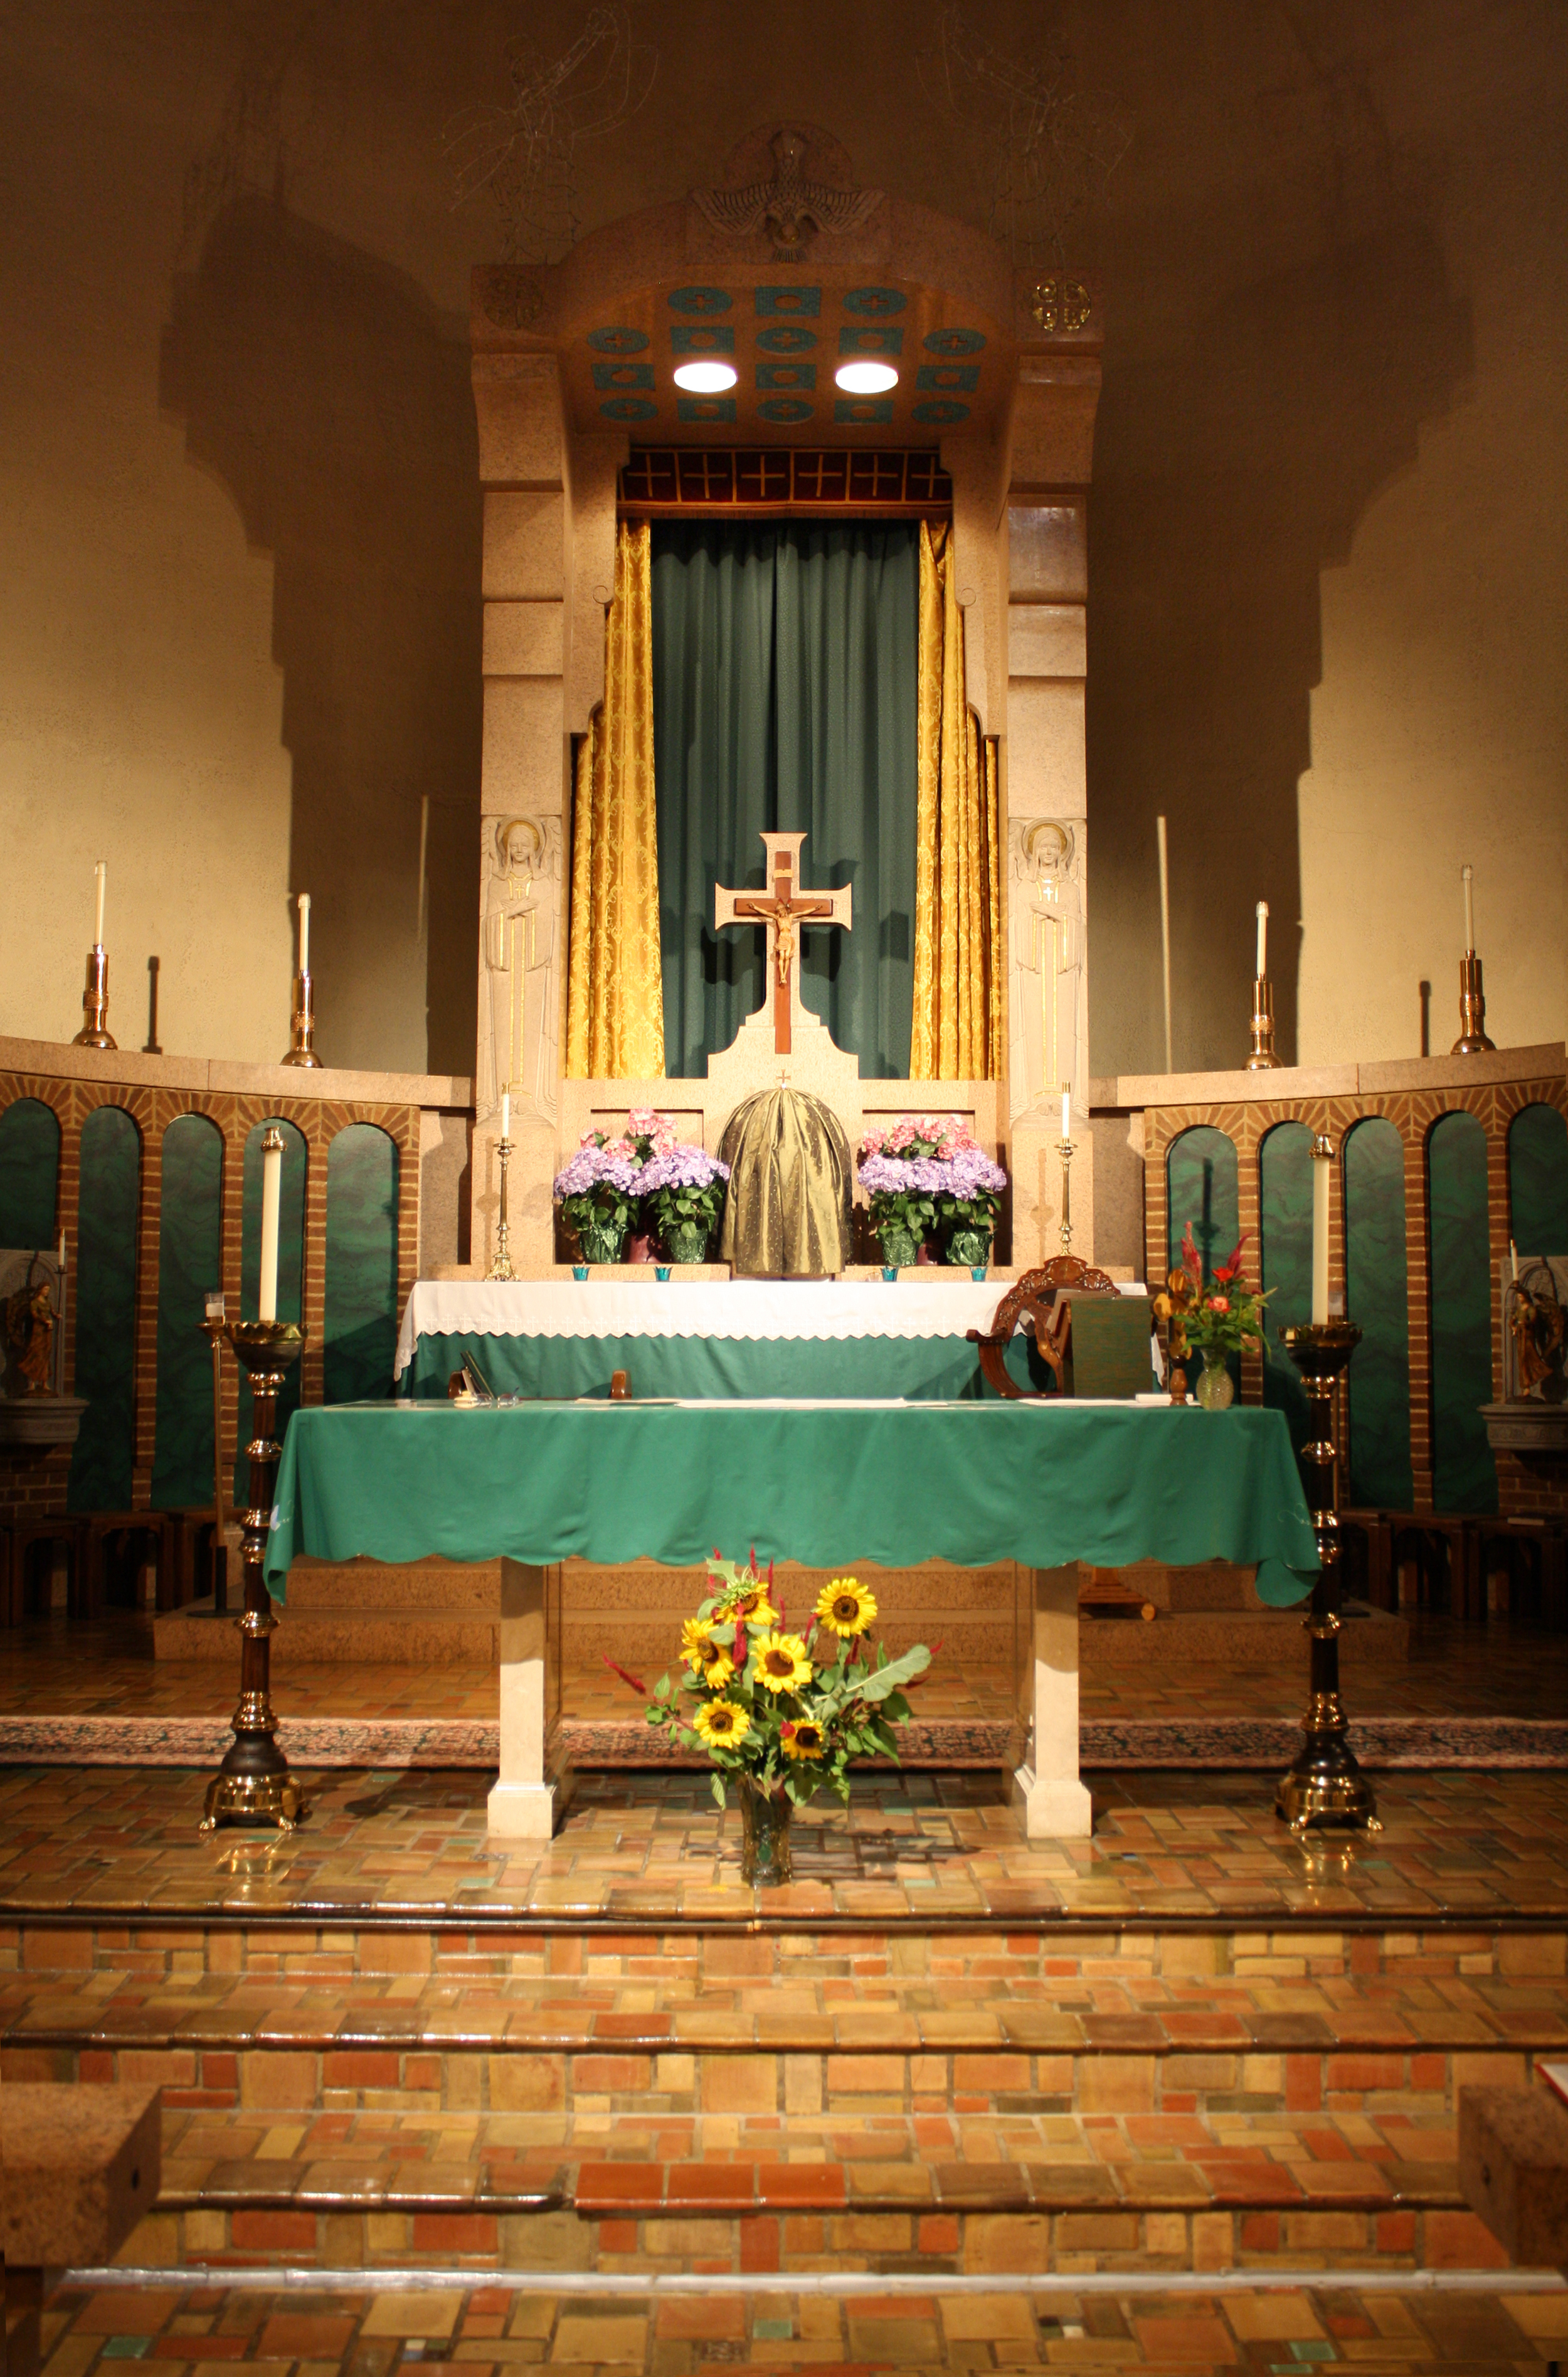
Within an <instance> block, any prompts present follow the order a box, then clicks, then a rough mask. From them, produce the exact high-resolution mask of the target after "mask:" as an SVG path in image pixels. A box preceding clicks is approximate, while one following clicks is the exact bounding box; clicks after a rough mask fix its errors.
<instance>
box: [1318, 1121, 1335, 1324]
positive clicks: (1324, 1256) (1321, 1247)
mask: <svg viewBox="0 0 1568 2377" xmlns="http://www.w3.org/2000/svg"><path fill="white" fill-rule="evenodd" d="M1333 1163H1334V1150H1333V1147H1332V1145H1331V1143H1330V1141H1328V1139H1327V1138H1326V1137H1325V1136H1324V1135H1322V1134H1320V1135H1319V1136H1318V1137H1317V1138H1316V1139H1314V1140H1313V1320H1314V1321H1316V1320H1327V1319H1328V1176H1329V1172H1330V1170H1331V1169H1332V1167H1333Z"/></svg>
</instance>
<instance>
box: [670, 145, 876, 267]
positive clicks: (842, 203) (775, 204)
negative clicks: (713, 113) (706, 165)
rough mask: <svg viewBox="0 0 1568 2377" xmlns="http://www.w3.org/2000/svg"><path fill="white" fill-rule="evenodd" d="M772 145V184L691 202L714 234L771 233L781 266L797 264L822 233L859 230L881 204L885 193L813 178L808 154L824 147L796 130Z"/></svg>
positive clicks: (698, 195) (697, 193) (701, 193)
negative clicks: (807, 162)
mask: <svg viewBox="0 0 1568 2377" xmlns="http://www.w3.org/2000/svg"><path fill="white" fill-rule="evenodd" d="M768 145H769V147H770V148H771V149H772V151H773V155H774V160H775V164H774V172H773V178H772V180H771V181H767V182H756V181H754V182H748V183H745V184H743V185H742V186H741V187H740V188H738V189H731V190H694V191H693V192H692V203H693V205H694V206H695V207H696V208H697V209H698V211H699V212H700V213H701V214H702V215H703V216H705V217H706V219H707V221H708V222H710V223H711V224H712V226H713V228H714V230H715V231H719V232H725V233H729V234H730V235H731V237H732V238H735V239H743V238H745V237H747V236H748V235H749V234H750V233H753V232H755V231H763V230H766V231H768V232H770V233H772V236H773V240H774V249H773V258H774V262H775V263H776V264H798V263H799V262H800V260H801V257H802V255H803V254H804V252H805V250H806V247H807V245H809V243H810V241H811V240H812V238H813V237H814V234H815V233H817V232H819V231H826V232H829V233H834V234H836V235H841V234H842V233H845V232H849V231H857V230H858V229H859V228H860V226H861V223H863V222H864V221H866V218H867V217H868V216H869V215H872V214H874V213H875V211H876V209H877V208H878V207H879V206H880V205H881V204H882V198H883V193H882V192H881V191H880V190H854V189H844V188H840V187H838V186H837V185H834V184H833V183H831V182H824V181H819V180H817V179H815V178H814V176H812V175H810V174H808V173H807V172H806V171H805V165H806V161H807V156H808V153H809V152H811V151H813V150H814V149H816V148H817V146H818V145H819V144H818V143H816V142H814V140H812V139H811V138H810V137H809V136H808V135H807V134H806V133H805V132H802V131H800V130H797V129H796V128H795V127H794V126H793V125H785V127H784V128H783V130H782V131H780V132H778V133H775V135H774V136H773V138H772V140H771V141H770V142H769V144H768Z"/></svg>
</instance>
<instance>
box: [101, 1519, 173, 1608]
mask: <svg viewBox="0 0 1568 2377" xmlns="http://www.w3.org/2000/svg"><path fill="white" fill-rule="evenodd" d="M167 1518H168V1513H167V1511H88V1512H87V1513H86V1515H85V1518H84V1521H83V1524H84V1527H85V1529H86V1533H87V1538H88V1556H87V1559H86V1560H85V1562H84V1563H83V1565H84V1568H85V1571H86V1592H85V1594H84V1595H82V1599H83V1600H84V1601H85V1603H86V1607H85V1608H84V1609H83V1611H82V1615H83V1616H84V1617H88V1618H97V1617H100V1616H101V1614H102V1611H103V1605H104V1598H105V1595H104V1587H105V1584H106V1583H107V1582H108V1569H109V1559H110V1555H111V1551H112V1550H122V1549H124V1548H125V1547H126V1546H127V1545H130V1546H135V1545H137V1542H138V1539H139V1540H140V1542H142V1543H143V1544H148V1543H149V1544H150V1545H151V1546H152V1547H153V1553H154V1558H155V1559H156V1562H157V1568H158V1593H157V1605H158V1607H159V1608H160V1609H171V1608H172V1607H173V1601H172V1584H171V1570H170V1559H171V1553H172V1548H173V1543H174V1533H173V1530H172V1529H171V1528H170V1527H169V1526H168V1525H167V1524H166V1521H167ZM141 1557H143V1558H145V1554H143V1555H141Z"/></svg>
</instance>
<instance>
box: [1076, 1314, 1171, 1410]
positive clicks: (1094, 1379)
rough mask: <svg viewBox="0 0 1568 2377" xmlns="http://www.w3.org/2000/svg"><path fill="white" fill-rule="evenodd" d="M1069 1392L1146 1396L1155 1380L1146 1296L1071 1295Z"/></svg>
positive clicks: (1151, 1324) (1150, 1325) (1090, 1394)
mask: <svg viewBox="0 0 1568 2377" xmlns="http://www.w3.org/2000/svg"><path fill="white" fill-rule="evenodd" d="M1067 1302H1068V1304H1069V1305H1070V1306H1071V1308H1072V1314H1073V1327H1072V1333H1071V1336H1070V1338H1069V1340H1068V1356H1067V1392H1068V1393H1069V1394H1070V1395H1087V1396H1099V1395H1116V1396H1128V1395H1144V1394H1147V1393H1148V1392H1149V1390H1150V1388H1151V1387H1152V1386H1153V1385H1154V1384H1155V1378H1154V1363H1153V1360H1152V1357H1151V1356H1150V1353H1149V1336H1150V1333H1151V1331H1152V1328H1153V1320H1152V1318H1151V1315H1150V1312H1149V1300H1148V1297H1147V1296H1104V1295H1100V1296H1069V1297H1068V1298H1067Z"/></svg>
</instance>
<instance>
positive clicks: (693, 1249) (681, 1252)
mask: <svg viewBox="0 0 1568 2377" xmlns="http://www.w3.org/2000/svg"><path fill="white" fill-rule="evenodd" d="M707 1236H708V1230H707V1223H706V1222H677V1223H676V1224H674V1226H673V1228H671V1229H668V1230H666V1231H665V1233H664V1243H665V1245H666V1246H667V1247H668V1248H669V1249H670V1260H671V1262H678V1263H700V1262H706V1261H707Z"/></svg>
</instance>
